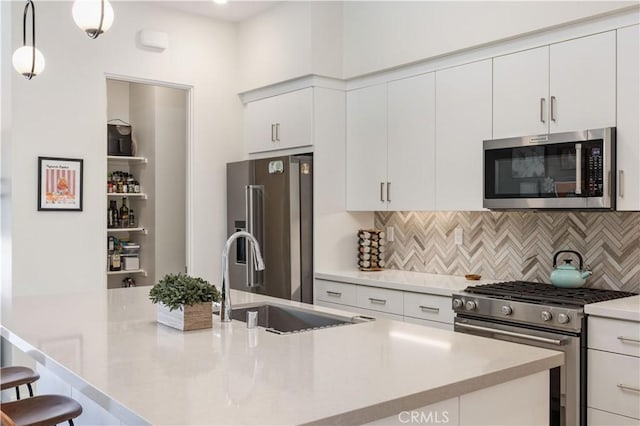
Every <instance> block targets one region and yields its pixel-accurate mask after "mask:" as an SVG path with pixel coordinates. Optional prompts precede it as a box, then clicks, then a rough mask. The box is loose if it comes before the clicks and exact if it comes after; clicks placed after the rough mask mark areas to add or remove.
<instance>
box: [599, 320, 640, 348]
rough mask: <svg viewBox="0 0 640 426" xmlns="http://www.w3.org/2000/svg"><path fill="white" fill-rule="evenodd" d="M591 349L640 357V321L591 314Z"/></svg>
mask: <svg viewBox="0 0 640 426" xmlns="http://www.w3.org/2000/svg"><path fill="white" fill-rule="evenodd" d="M587 325H588V327H589V337H588V339H589V342H588V347H589V348H590V349H599V350H602V351H608V352H615V353H619V354H625V355H632V356H637V357H640V322H634V321H624V320H617V319H611V318H600V317H594V316H589V319H588V324H587Z"/></svg>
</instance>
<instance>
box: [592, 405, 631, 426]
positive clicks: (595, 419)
mask: <svg viewBox="0 0 640 426" xmlns="http://www.w3.org/2000/svg"><path fill="white" fill-rule="evenodd" d="M587 424H588V425H589V426H640V421H639V420H636V419H632V418H631V417H623V416H619V415H617V414H612V413H607V412H606V411H600V410H596V409H595V408H587Z"/></svg>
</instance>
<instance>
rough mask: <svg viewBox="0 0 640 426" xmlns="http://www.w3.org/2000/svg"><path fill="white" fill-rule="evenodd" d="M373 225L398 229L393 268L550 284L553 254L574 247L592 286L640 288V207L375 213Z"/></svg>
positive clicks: (390, 254) (390, 255)
mask: <svg viewBox="0 0 640 426" xmlns="http://www.w3.org/2000/svg"><path fill="white" fill-rule="evenodd" d="M375 226H376V228H379V229H385V228H386V227H387V226H393V227H394V228H395V240H394V242H391V243H389V244H388V247H387V252H386V258H387V265H386V267H387V268H390V269H401V270H408V271H419V272H429V273H435V274H450V275H464V274H468V273H475V274H481V275H482V276H483V277H486V278H494V279H500V280H526V281H538V282H550V281H549V274H550V273H551V270H552V259H553V255H554V253H555V252H557V251H558V250H575V251H578V252H579V253H581V254H582V257H583V258H584V261H585V264H586V265H588V267H589V268H590V269H591V270H592V271H593V276H591V277H590V278H589V279H588V280H587V284H586V286H587V287H597V288H607V289H614V290H625V291H633V292H640V213H638V212H607V213H594V212H376V214H375ZM456 228H461V229H462V232H463V244H462V245H456V244H455V241H454V232H455V229H456ZM564 256H565V255H561V258H562V257H564ZM567 256H568V255H567ZM568 257H569V256H568ZM574 265H576V266H577V265H578V264H577V260H576V261H575V262H574Z"/></svg>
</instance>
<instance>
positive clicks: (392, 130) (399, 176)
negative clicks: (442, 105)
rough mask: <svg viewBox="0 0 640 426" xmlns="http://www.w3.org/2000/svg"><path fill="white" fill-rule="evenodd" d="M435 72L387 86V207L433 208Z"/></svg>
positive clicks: (402, 208)
mask: <svg viewBox="0 0 640 426" xmlns="http://www.w3.org/2000/svg"><path fill="white" fill-rule="evenodd" d="M435 108H436V104H435V74H434V73H429V74H423V75H419V76H417V77H412V78H405V79H402V80H397V81H393V82H391V83H389V85H388V148H387V151H388V159H387V192H388V193H387V202H388V209H389V210H433V209H434V207H435V182H434V179H435V170H434V166H435V124H436V123H435Z"/></svg>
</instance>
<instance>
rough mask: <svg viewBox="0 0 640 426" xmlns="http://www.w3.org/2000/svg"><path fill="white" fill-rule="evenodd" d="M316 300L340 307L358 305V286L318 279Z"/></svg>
mask: <svg viewBox="0 0 640 426" xmlns="http://www.w3.org/2000/svg"><path fill="white" fill-rule="evenodd" d="M315 294H316V299H318V300H324V301H326V302H331V303H338V304H340V305H351V306H355V304H356V286H355V285H354V284H347V283H340V282H337V281H326V280H318V279H316V288H315Z"/></svg>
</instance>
